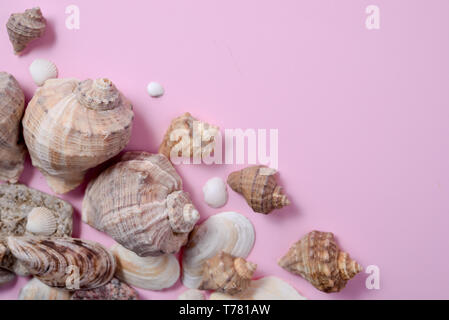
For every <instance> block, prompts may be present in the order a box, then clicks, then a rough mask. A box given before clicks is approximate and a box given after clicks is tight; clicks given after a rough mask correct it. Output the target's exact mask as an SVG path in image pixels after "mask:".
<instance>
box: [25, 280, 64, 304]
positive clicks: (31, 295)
mask: <svg viewBox="0 0 449 320" xmlns="http://www.w3.org/2000/svg"><path fill="white" fill-rule="evenodd" d="M70 296H71V293H70V291H68V290H64V289H58V288H53V287H49V286H47V285H46V284H45V283H43V282H41V281H39V279H37V278H33V279H31V280H30V281H28V282H27V284H26V285H25V286H24V287H23V288H22V289H21V290H20V292H19V300H70Z"/></svg>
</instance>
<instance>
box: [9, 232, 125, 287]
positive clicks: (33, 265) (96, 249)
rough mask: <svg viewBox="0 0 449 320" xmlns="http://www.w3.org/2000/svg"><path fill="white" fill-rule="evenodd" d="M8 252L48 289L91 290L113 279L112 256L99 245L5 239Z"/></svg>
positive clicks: (64, 240)
mask: <svg viewBox="0 0 449 320" xmlns="http://www.w3.org/2000/svg"><path fill="white" fill-rule="evenodd" d="M8 248H9V250H11V252H12V254H13V255H14V257H15V258H16V259H18V260H19V261H20V262H21V263H22V264H23V265H24V266H25V267H26V268H27V269H28V271H29V272H30V273H31V274H32V275H34V276H35V277H36V278H38V279H39V280H40V281H42V282H43V283H45V284H46V285H48V286H51V287H58V288H65V289H68V290H74V289H82V290H83V289H92V288H97V287H101V286H103V285H105V284H106V283H108V282H109V281H110V280H111V279H112V277H113V276H114V272H115V268H116V263H115V258H114V256H113V255H112V254H111V253H110V252H109V250H108V249H106V248H105V247H103V246H102V245H100V244H99V243H96V242H93V241H88V240H81V239H73V238H68V237H65V238H55V237H31V236H25V237H12V236H11V237H8Z"/></svg>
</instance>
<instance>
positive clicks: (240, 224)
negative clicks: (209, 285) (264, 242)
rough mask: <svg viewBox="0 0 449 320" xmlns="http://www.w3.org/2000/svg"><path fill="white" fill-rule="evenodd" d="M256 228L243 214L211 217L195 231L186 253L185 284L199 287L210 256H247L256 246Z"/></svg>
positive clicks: (224, 213)
mask: <svg viewBox="0 0 449 320" xmlns="http://www.w3.org/2000/svg"><path fill="white" fill-rule="evenodd" d="M254 238H255V234H254V227H253V225H252V224H251V222H250V221H249V220H248V219H247V218H246V217H244V216H243V215H241V214H239V213H236V212H222V213H219V214H216V215H214V216H211V217H209V218H208V219H207V220H206V221H204V222H203V223H202V224H201V225H200V226H198V227H196V228H195V229H194V231H193V232H192V234H191V236H190V239H189V242H188V244H187V246H186V247H185V248H184V252H183V256H182V270H183V272H182V283H183V284H184V286H186V287H188V288H191V289H198V288H199V287H200V285H201V282H202V278H203V266H204V263H205V261H206V260H207V259H209V258H212V257H213V256H215V255H216V254H218V253H220V252H221V251H224V252H226V253H229V254H231V255H233V256H235V257H242V258H246V257H247V256H248V254H249V253H250V251H251V249H252V248H253V245H254Z"/></svg>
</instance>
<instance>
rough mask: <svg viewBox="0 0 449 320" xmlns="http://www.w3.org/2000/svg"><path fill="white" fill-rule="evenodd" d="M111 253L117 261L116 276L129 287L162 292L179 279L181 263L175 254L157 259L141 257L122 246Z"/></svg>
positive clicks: (113, 249)
mask: <svg viewBox="0 0 449 320" xmlns="http://www.w3.org/2000/svg"><path fill="white" fill-rule="evenodd" d="M111 252H112V254H113V255H114V256H115V259H116V261H117V269H116V273H115V276H116V277H117V278H119V279H120V280H122V281H123V282H126V283H127V284H129V285H132V286H136V287H139V288H142V289H147V290H162V289H165V288H169V287H171V286H173V285H174V284H175V283H176V281H177V280H178V279H179V275H180V268H179V262H178V260H177V259H176V257H175V255H173V254H165V255H162V256H157V257H139V256H138V255H137V254H135V253H134V252H132V251H130V250H128V249H126V248H125V247H123V246H121V245H120V244H118V243H117V244H114V245H113V246H112V247H111Z"/></svg>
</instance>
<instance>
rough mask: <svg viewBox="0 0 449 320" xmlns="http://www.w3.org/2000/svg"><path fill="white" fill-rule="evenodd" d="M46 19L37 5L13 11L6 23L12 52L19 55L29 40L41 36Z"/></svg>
mask: <svg viewBox="0 0 449 320" xmlns="http://www.w3.org/2000/svg"><path fill="white" fill-rule="evenodd" d="M45 27H46V21H45V18H44V17H43V16H42V12H41V9H40V8H39V7H36V8H32V9H27V10H25V12H23V13H13V14H11V16H10V17H9V19H8V22H7V23H6V29H7V30H8V35H9V40H10V41H11V43H12V46H13V48H14V53H15V54H18V55H20V54H21V53H22V51H23V50H25V48H26V46H27V45H28V43H29V42H31V41H32V40H34V39H37V38H40V37H42V35H43V34H44V32H45Z"/></svg>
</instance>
